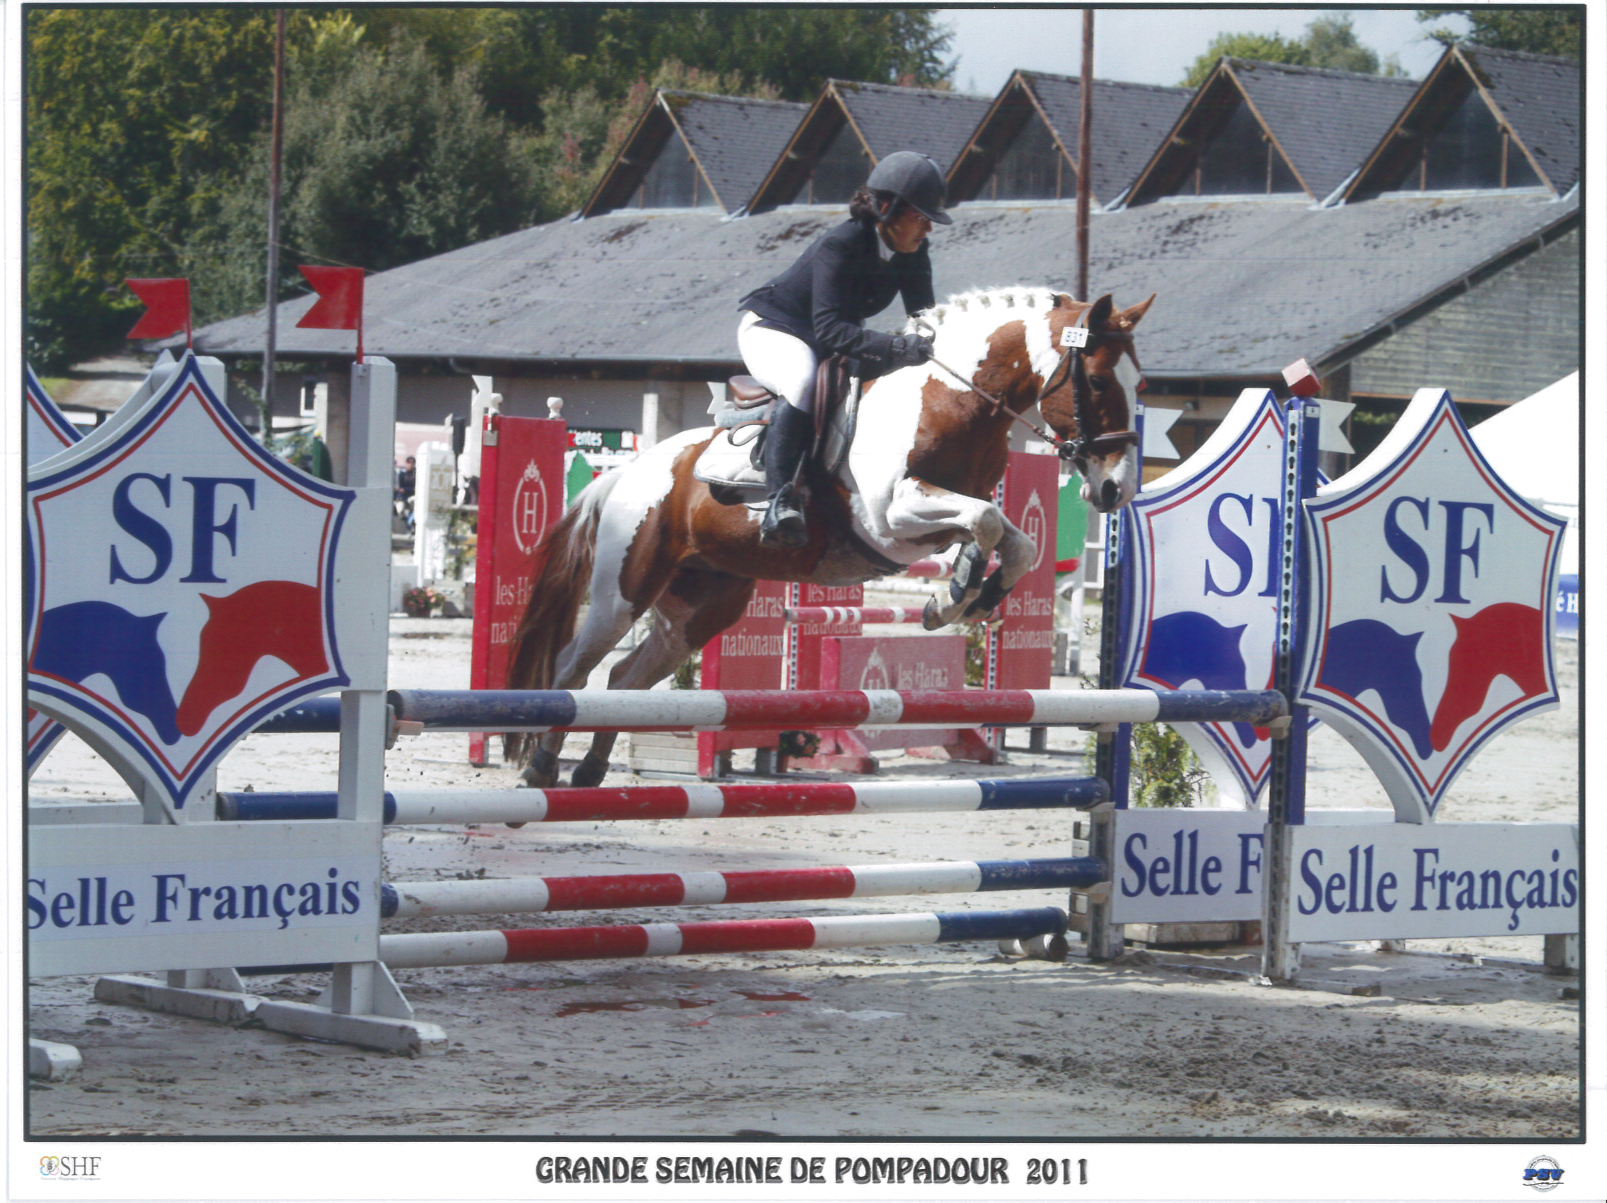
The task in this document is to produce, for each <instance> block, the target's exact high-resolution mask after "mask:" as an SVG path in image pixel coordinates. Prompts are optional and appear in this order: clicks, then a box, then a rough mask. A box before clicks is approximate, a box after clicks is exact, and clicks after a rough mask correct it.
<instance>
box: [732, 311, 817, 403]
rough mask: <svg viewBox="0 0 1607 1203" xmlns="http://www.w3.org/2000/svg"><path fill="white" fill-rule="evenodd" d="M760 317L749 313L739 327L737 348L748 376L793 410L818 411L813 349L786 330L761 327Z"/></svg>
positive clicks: (745, 314)
mask: <svg viewBox="0 0 1607 1203" xmlns="http://www.w3.org/2000/svg"><path fill="white" fill-rule="evenodd" d="M759 320H760V319H759V315H758V314H757V313H752V312H747V313H744V314H743V315H742V323H741V325H739V326H738V327H737V348H738V350H740V351H741V352H742V362H743V363H745V364H746V365H747V367H748V374H749V375H750V376H752V377H753V378H754V379H755V380H757V381H758V382H759V383H760V384H762V385H764V386H765V388H767V389H769V390H770V391H771V392H772V393H775V394H776V396H778V397H785V398H786V399H787V400H788V402H790V403H791V404H792V405H793V406H794V407H796V408H798V409H801V410H803V412H804V413H806V414H810V413H814V412H815V366H816V365H817V364H818V363H819V360H817V359H816V358H815V352H814V349H813V348H812V347H810V345H809V344H808V343H806V342H804V341H803V340H802V339H799V338H794V337H793V336H792V335H790V334H788V333H786V332H785V331H783V330H773V329H771V328H769V327H767V326H761V325H759Z"/></svg>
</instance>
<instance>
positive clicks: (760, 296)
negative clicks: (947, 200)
mask: <svg viewBox="0 0 1607 1203" xmlns="http://www.w3.org/2000/svg"><path fill="white" fill-rule="evenodd" d="M944 194H945V189H944V184H943V173H942V171H941V170H939V168H938V165H937V163H936V162H934V161H933V160H932V159H930V158H928V157H927V156H926V155H922V154H917V153H916V152H914V151H911V150H901V151H897V152H895V153H894V154H890V155H888V156H887V157H886V158H885V159H883V160H882V161H881V162H879V163H877V164H876V167H875V169H874V170H872V171H871V173H870V178H869V179H868V180H866V181H865V185H864V186H863V187H862V188H860V189H859V190H858V191H857V192H855V193H854V196H853V199H852V200H850V201H849V202H848V220H847V221H845V222H843V223H842V225H840V226H837V227H836V228H835V229H832V230H830V231H828V232H827V233H826V234H825V235H823V236H822V237H821V238H820V239H819V240H817V241H816V242H815V243H814V245H813V246H811V247H810V248H809V249H808V250H806V251H805V252H804V253H803V254H802V255H800V256H799V257H798V259H797V261H796V262H795V263H793V265H792V266H791V267H789V268H788V269H787V270H786V271H784V272H782V273H781V274H780V275H779V276H777V277H776V278H775V279H773V280H771V281H770V282H769V283H768V284H766V285H764V286H763V287H761V288H757V289H755V290H754V291H753V292H751V293H749V294H748V295H747V296H745V297H743V298H742V300H741V301H740V302H738V304H739V306H740V308H742V309H743V310H745V311H746V312H744V313H743V315H742V321H741V324H740V325H739V326H738V327H737V346H738V347H739V348H740V349H741V351H742V359H743V362H744V363H746V364H747V367H748V371H749V373H750V374H751V375H752V376H753V377H754V378H755V379H756V380H758V381H759V383H760V384H763V385H764V386H765V387H766V388H768V389H769V390H770V391H771V392H773V393H775V394H776V396H777V397H779V398H782V400H781V401H780V402H779V403H778V404H777V405H776V406H775V407H774V412H773V413H772V416H771V419H770V430H769V433H768V435H767V436H766V439H765V446H764V477H765V491H766V492H767V493H768V494H769V497H770V505H769V509H768V510H766V512H765V516H764V521H763V522H761V523H760V525H759V541H760V542H761V543H765V544H782V545H784V546H788V547H798V546H801V545H803V544H804V543H805V542H807V541H808V528H807V526H806V524H805V521H804V512H803V507H802V505H801V504H800V502H799V499H798V495H797V490H796V488H795V487H794V485H793V478H794V476H795V475H796V474H797V471H798V465H799V462H800V461H801V460H802V459H803V456H804V454H805V452H806V451H807V449H808V447H809V443H810V440H811V438H812V437H813V434H814V416H813V414H814V401H815V397H814V391H815V366H816V364H817V363H818V362H819V361H820V360H821V359H823V358H825V357H826V356H829V355H847V356H852V357H854V358H856V359H858V360H859V365H860V368H859V374H860V375H861V376H862V377H864V378H867V379H868V378H871V377H875V376H884V375H886V374H887V373H888V372H892V371H894V370H896V369H898V368H902V367H909V366H913V365H916V364H922V363H925V362H926V361H927V360H929V359H931V358H932V340H931V339H930V338H925V337H920V336H916V335H904V334H882V333H879V332H877V331H875V330H866V329H865V319H866V318H868V317H871V316H873V315H875V314H877V313H880V312H881V311H882V310H883V309H886V308H887V306H888V305H889V304H891V303H892V300H893V297H894V295H895V294H899V293H902V294H903V297H904V311H905V312H906V313H910V314H914V313H918V312H919V311H920V310H922V309H926V308H929V307H930V306H931V304H932V301H933V296H932V261H931V258H930V256H929V255H928V254H927V247H926V236H927V235H928V234H930V233H931V232H932V223H933V222H937V223H938V224H939V225H945V226H946V225H949V224H950V220H949V215H948V214H947V213H946V212H944V210H943V202H944Z"/></svg>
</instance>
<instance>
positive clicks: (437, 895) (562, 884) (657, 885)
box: [380, 856, 1108, 919]
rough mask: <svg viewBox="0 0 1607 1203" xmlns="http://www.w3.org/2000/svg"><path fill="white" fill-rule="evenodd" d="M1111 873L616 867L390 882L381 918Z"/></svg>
mask: <svg viewBox="0 0 1607 1203" xmlns="http://www.w3.org/2000/svg"><path fill="white" fill-rule="evenodd" d="M1107 879H1108V877H1107V868H1106V865H1105V862H1104V861H1102V860H1099V859H1098V858H1096V857H1091V856H1083V857H1064V858H1059V859H1054V860H991V861H938V862H934V863H926V864H908V865H842V866H833V867H825V868H805V869H763V870H744V871H730V872H724V873H714V872H707V873H618V874H609V875H605V876H597V877H529V878H515V879H508V880H502V881H484V880H474V881H420V882H395V883H389V884H386V885H384V886H382V887H381V889H380V916H381V917H382V918H385V919H417V918H424V917H428V916H434V915H502V914H534V913H539V912H545V911H597V910H611V909H619V908H624V907H637V906H705V905H715V904H719V903H734V902H803V901H812V900H819V899H826V898H874V897H885V896H888V895H899V894H979V893H988V892H992V891H996V890H1047V889H1054V888H1060V889H1071V890H1088V889H1091V888H1093V887H1095V886H1097V885H1100V884H1102V883H1103V882H1105V881H1106V880H1107Z"/></svg>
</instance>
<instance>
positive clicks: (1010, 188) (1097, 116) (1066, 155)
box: [948, 71, 1190, 205]
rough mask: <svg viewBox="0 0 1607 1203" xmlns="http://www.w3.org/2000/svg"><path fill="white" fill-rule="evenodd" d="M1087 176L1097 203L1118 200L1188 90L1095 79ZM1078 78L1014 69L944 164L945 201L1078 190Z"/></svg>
mask: <svg viewBox="0 0 1607 1203" xmlns="http://www.w3.org/2000/svg"><path fill="white" fill-rule="evenodd" d="M1093 92H1094V97H1093V128H1092V130H1091V132H1090V136H1091V142H1092V146H1091V158H1092V159H1093V171H1092V174H1091V176H1090V179H1089V184H1090V189H1091V195H1092V198H1093V202H1094V203H1095V204H1096V205H1104V204H1109V203H1111V202H1112V201H1115V200H1116V199H1118V198H1119V197H1120V196H1121V194H1122V193H1124V192H1125V191H1126V189H1127V186H1128V185H1129V184H1130V183H1132V181H1133V177H1134V176H1135V175H1137V174H1138V170H1139V168H1141V167H1143V165H1144V164H1145V163H1146V162H1148V161H1149V157H1150V155H1151V154H1152V153H1153V152H1154V150H1155V148H1156V147H1157V146H1158V145H1160V141H1161V138H1162V137H1163V136H1164V135H1165V134H1166V133H1167V132H1168V131H1169V130H1170V129H1171V128H1172V125H1173V124H1174V123H1175V122H1176V120H1177V118H1178V116H1179V115H1180V114H1181V113H1182V111H1183V108H1184V106H1185V105H1186V104H1187V103H1188V99H1189V96H1190V93H1189V92H1188V90H1187V89H1185V88H1162V87H1156V86H1154V85H1151V84H1130V83H1120V82H1117V81H1113V80H1107V79H1096V80H1094V88H1093ZM1081 109H1082V81H1081V80H1079V79H1074V78H1072V77H1070V76H1066V75H1050V74H1048V73H1046V72H1043V71H1017V72H1015V73H1014V74H1012V75H1011V76H1010V80H1009V82H1008V83H1006V84H1005V86H1004V89H1003V90H1002V91H1001V92H1000V93H999V95H998V96H997V97H996V98H995V99H994V101H993V103H992V104H991V105H989V106H988V111H987V113H986V114H985V115H984V116H983V118H982V122H981V124H980V125H978V126H977V128H976V132H975V133H973V134H972V135H971V137H970V139H969V141H967V143H966V145H965V149H964V151H963V152H962V153H961V154H960V155H959V157H957V158H956V159H955V160H954V166H952V167H951V168H949V175H948V182H949V201H950V203H951V204H953V203H958V202H963V201H969V200H990V201H1011V200H1067V199H1071V198H1074V197H1075V196H1076V195H1077V131H1078V126H1079V123H1080V121H1081Z"/></svg>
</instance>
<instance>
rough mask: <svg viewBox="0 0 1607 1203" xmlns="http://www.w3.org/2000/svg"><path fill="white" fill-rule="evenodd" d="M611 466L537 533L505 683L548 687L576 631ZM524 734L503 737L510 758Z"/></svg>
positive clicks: (519, 750)
mask: <svg viewBox="0 0 1607 1203" xmlns="http://www.w3.org/2000/svg"><path fill="white" fill-rule="evenodd" d="M619 476H620V470H619V469H617V468H615V469H612V470H611V471H608V472H605V473H604V474H603V475H601V476H599V477H598V478H597V479H596V480H594V481H592V482H591V484H589V485H587V486H586V487H585V488H584V489H582V490H581V491H580V495H579V496H578V497H576V498H575V500H574V501H573V502H571V503H570V506H569V508H568V509H567V510H565V511H564V513H563V517H561V518H559V519H558V521H557V523H556V524H555V525H554V526H553V527H552V528H551V529H550V530H548V531H547V533H546V534H544V535H542V537H541V540H540V542H538V543H537V544H536V550H535V554H534V557H533V559H532V561H531V565H530V579H531V581H532V588H531V590H530V600H529V602H527V603H526V605H525V612H524V617H523V618H522V619H520V620H519V629H518V630H517V631H515V632H514V636H513V642H512V645H511V646H510V647H509V649H508V675H507V685H506V688H508V689H551V688H552V687H553V679H554V677H555V675H556V669H557V664H558V653H559V652H560V651H562V650H563V648H564V647H565V646H567V645H568V643H569V641H570V640H571V639H573V638H574V635H575V619H576V617H577V616H578V615H579V613H580V607H581V603H582V602H583V601H584V600H585V598H586V593H587V590H588V587H589V585H590V583H591V570H592V563H593V561H594V560H595V558H596V554H597V525H598V523H599V522H600V521H601V519H602V513H603V504H604V502H606V501H607V500H608V495H609V494H610V493H611V492H613V490H614V485H615V484H616V483H618V480H619ZM530 739H531V737H530V736H528V735H509V736H507V737H506V738H505V740H504V741H503V745H504V754H505V755H506V756H507V758H508V759H509V760H512V761H515V762H517V761H519V760H521V759H523V756H524V753H525V750H526V749H527V748H528V746H529V744H530Z"/></svg>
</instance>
